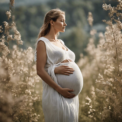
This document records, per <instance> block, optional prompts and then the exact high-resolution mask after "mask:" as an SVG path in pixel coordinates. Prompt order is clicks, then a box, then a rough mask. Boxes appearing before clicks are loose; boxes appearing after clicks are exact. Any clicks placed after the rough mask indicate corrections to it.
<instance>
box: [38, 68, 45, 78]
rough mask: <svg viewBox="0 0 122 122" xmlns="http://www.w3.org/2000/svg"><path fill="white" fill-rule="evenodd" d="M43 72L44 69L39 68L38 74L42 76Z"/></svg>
mask: <svg viewBox="0 0 122 122" xmlns="http://www.w3.org/2000/svg"><path fill="white" fill-rule="evenodd" d="M43 73H44V69H42V70H39V71H38V70H37V75H38V76H40V77H41V76H42V75H43Z"/></svg>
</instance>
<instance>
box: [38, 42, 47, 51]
mask: <svg viewBox="0 0 122 122" xmlns="http://www.w3.org/2000/svg"><path fill="white" fill-rule="evenodd" d="M38 50H46V47H45V43H44V41H43V40H39V41H38V43H37V51H38Z"/></svg>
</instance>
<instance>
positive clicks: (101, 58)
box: [78, 0, 122, 122]
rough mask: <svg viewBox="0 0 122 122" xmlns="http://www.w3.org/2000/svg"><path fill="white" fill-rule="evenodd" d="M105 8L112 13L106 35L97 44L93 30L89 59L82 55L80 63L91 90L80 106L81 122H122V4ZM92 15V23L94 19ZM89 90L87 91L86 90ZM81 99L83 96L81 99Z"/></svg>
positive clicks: (88, 49) (89, 19)
mask: <svg viewBox="0 0 122 122" xmlns="http://www.w3.org/2000/svg"><path fill="white" fill-rule="evenodd" d="M102 7H103V9H104V10H106V11H107V10H108V11H109V14H108V15H109V17H110V20H103V22H105V23H106V24H107V26H106V31H105V33H104V34H103V33H99V34H98V35H99V44H98V45H97V47H96V46H95V44H94V39H95V36H94V35H95V33H96V31H95V30H94V29H91V32H90V34H91V38H90V39H89V44H88V46H87V48H86V49H85V50H86V51H87V53H88V56H87V57H86V56H83V54H81V56H82V57H81V59H80V60H79V62H78V65H79V67H80V68H81V70H82V72H83V76H84V81H86V84H85V85H84V86H86V85H87V87H88V88H89V89H91V92H90V94H89V95H88V94H86V101H85V102H83V103H84V104H81V106H80V107H81V108H80V110H81V114H80V121H82V120H83V121H86V120H88V119H86V118H87V117H89V122H121V121H122V33H121V30H122V23H121V19H122V14H121V10H122V1H121V0H117V6H113V7H112V6H111V4H109V5H107V4H106V3H104V4H103V6H102ZM91 15H92V14H91V13H89V18H88V21H89V24H90V25H91V26H92V22H93V18H92V16H91ZM86 89H87V88H86ZM80 97H82V95H81V96H80Z"/></svg>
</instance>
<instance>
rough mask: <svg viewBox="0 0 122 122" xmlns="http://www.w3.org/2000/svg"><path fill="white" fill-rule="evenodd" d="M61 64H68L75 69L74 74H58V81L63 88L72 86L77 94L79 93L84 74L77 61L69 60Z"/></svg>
mask: <svg viewBox="0 0 122 122" xmlns="http://www.w3.org/2000/svg"><path fill="white" fill-rule="evenodd" d="M61 65H66V66H68V67H71V68H73V69H74V72H73V74H69V75H63V74H56V77H57V82H58V84H59V85H60V86H61V87H62V88H70V89H73V90H74V91H73V92H72V93H74V94H75V95H78V94H79V93H80V92H81V90H82V87H83V76H82V73H81V71H80V69H79V67H78V65H77V64H76V63H75V62H67V63H61Z"/></svg>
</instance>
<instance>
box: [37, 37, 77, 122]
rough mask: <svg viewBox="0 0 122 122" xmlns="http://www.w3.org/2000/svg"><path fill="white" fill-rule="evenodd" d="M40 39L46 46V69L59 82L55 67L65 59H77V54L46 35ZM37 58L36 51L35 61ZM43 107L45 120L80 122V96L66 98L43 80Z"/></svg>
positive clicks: (51, 121)
mask: <svg viewBox="0 0 122 122" xmlns="http://www.w3.org/2000/svg"><path fill="white" fill-rule="evenodd" d="M38 41H43V42H44V43H45V46H46V53H47V62H46V65H45V70H46V72H47V73H48V74H49V75H50V77H51V78H52V79H53V81H54V82H55V83H56V84H58V81H57V78H56V75H55V73H54V69H55V67H57V66H60V65H61V64H62V63H61V62H62V61H63V60H65V59H71V60H72V61H75V54H74V52H73V51H71V50H70V49H69V48H68V47H67V49H68V51H65V50H63V49H62V48H60V47H57V46H55V45H54V44H53V43H51V42H50V41H49V40H48V39H47V38H45V37H40V38H39V39H38ZM38 41H37V43H38ZM60 41H61V43H62V44H64V41H62V40H61V39H60ZM64 45H65V44H64ZM36 59H37V57H36V52H35V61H36ZM64 64H65V63H64ZM58 85H59V84H58ZM59 86H60V85H59ZM42 109H43V113H44V117H45V122H78V116H79V97H78V95H77V96H75V97H73V98H70V99H69V98H65V97H63V96H62V95H61V94H59V93H58V92H57V91H56V90H54V89H53V88H52V87H50V86H49V85H48V84H47V83H46V82H45V81H43V94H42Z"/></svg>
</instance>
